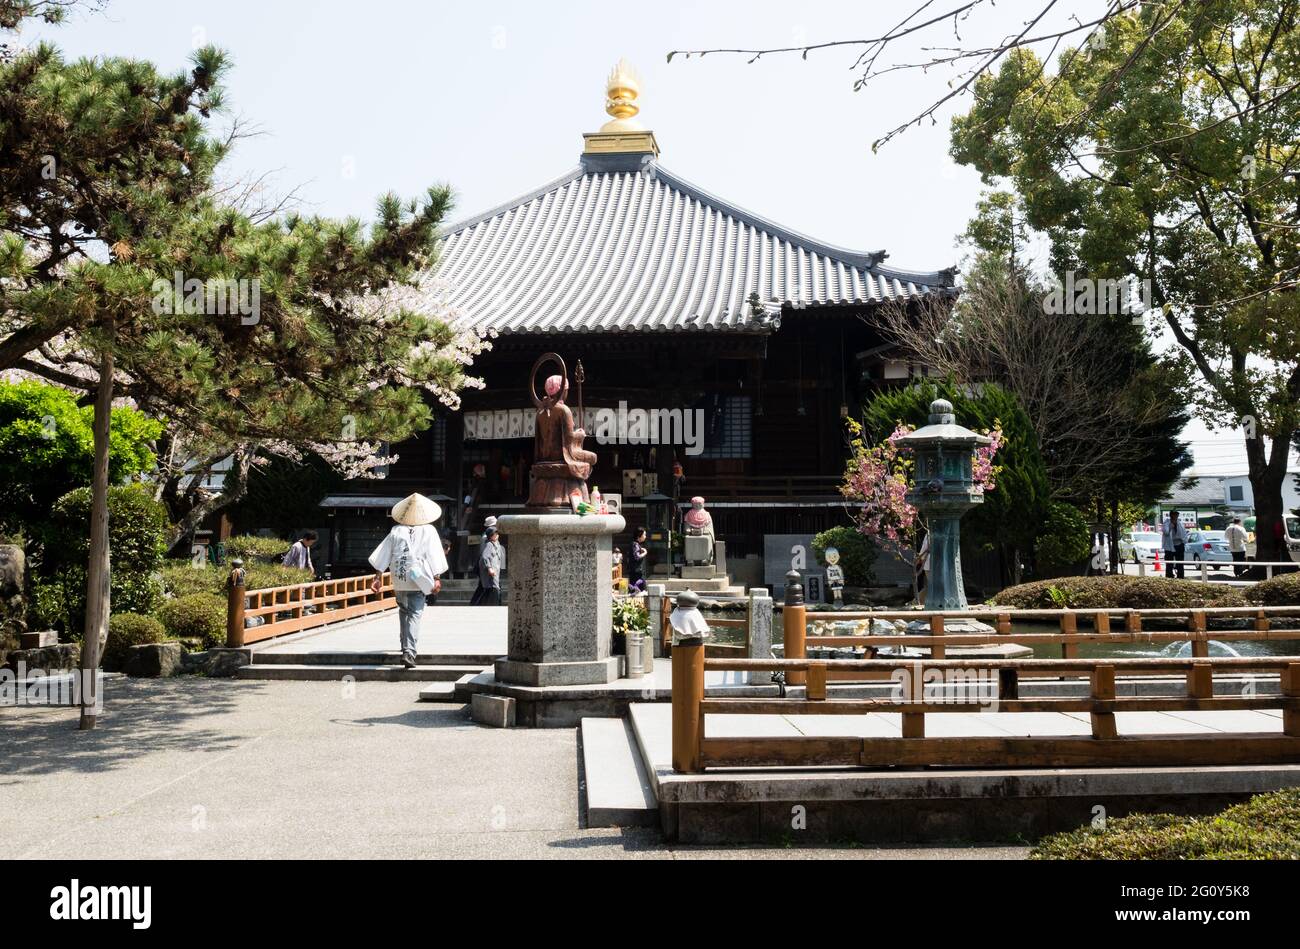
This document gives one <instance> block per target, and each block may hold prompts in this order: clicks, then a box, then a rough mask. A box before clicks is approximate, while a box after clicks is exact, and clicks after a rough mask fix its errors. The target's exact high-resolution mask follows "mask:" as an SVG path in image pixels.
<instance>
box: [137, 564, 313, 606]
mask: <svg viewBox="0 0 1300 949" xmlns="http://www.w3.org/2000/svg"><path fill="white" fill-rule="evenodd" d="M228 576H230V571H229V570H228V569H227V568H225V567H213V566H208V565H204V566H202V567H194V566H191V564H190V562H189V561H188V560H184V561H168V563H167V565H166V566H165V567H163V569H162V582H163V587H164V588H165V589H166V591H167V594H168V595H169V596H188V595H189V594H191V593H212V594H216V595H218V596H223V597H224V596H225V595H226V578H227V577H228ZM311 579H312V574H311V571H310V570H300V569H298V568H297V567H282V566H280V565H279V564H269V563H249V564H248V565H247V566H245V567H244V587H245V589H248V590H265V589H267V588H268V587H284V586H292V585H293V584H295V583H306V582H307V581H309V580H311Z"/></svg>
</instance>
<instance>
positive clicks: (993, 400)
mask: <svg viewBox="0 0 1300 949" xmlns="http://www.w3.org/2000/svg"><path fill="white" fill-rule="evenodd" d="M938 398H943V399H947V400H948V401H949V402H951V403H952V405H953V411H954V413H955V414H956V416H957V422H958V424H960V425H963V426H965V427H966V428H969V429H972V430H984V429H993V428H995V427H997V426H998V425H999V424H1000V425H1001V428H1002V434H1003V442H1002V447H1001V448H1000V449H999V450H998V454H997V457H996V458H995V459H994V463H995V464H996V465H997V466H998V467H999V468H1000V469H1001V470H1000V471H999V473H998V476H997V487H996V488H995V489H994V490H993V491H990V492H987V493H985V495H984V502H983V503H982V504H980V505H979V506H978V507H976V508H975V509H974V510H972V511H970V512H969V513H968V514H967V515H966V516H965V517H963V518H962V525H961V529H962V542H963V544H964V545H965V546H968V547H971V548H975V549H984V550H988V549H996V548H999V547H1001V545H1006V546H1007V547H1009V548H1012V550H1013V551H1014V549H1016V548H1018V549H1021V550H1027V549H1028V548H1029V547H1030V545H1031V544H1032V543H1033V541H1034V538H1035V537H1036V536H1037V535H1038V533H1039V530H1040V528H1041V525H1042V521H1043V519H1044V517H1045V516H1046V512H1047V503H1048V498H1049V494H1050V490H1049V488H1048V483H1047V469H1046V467H1045V466H1044V464H1043V459H1042V457H1041V456H1040V454H1039V451H1038V440H1037V438H1036V436H1035V434H1034V429H1033V426H1032V425H1031V424H1030V421H1029V418H1028V416H1027V415H1026V414H1025V411H1024V409H1023V408H1021V406H1020V404H1019V403H1018V402H1017V401H1016V399H1015V397H1014V396H1012V395H1011V394H1010V393H1009V392H1007V391H1006V390H1005V389H1003V388H1001V387H1000V386H996V385H986V386H981V387H980V392H979V394H978V395H975V396H971V395H969V394H968V393H967V391H966V390H964V389H961V388H958V387H957V386H956V385H954V384H952V383H951V382H944V383H942V384H939V385H936V384H934V383H932V382H924V383H922V384H920V385H916V386H909V387H908V388H906V389H898V390H895V391H891V392H882V393H880V394H878V395H877V396H876V397H875V398H874V399H872V400H871V402H870V403H868V404H867V406H866V407H865V408H864V409H863V427H864V429H865V430H866V431H867V432H868V433H870V436H871V438H870V439H869V440H879V439H882V438H885V437H887V436H888V435H889V433H890V432H892V431H893V430H894V427H895V425H897V423H899V422H904V423H907V424H910V425H912V426H914V427H917V428H920V427H921V426H923V425H926V424H928V422H929V417H930V403H931V402H933V401H934V400H935V399H938ZM1009 556H1014V553H1013V552H1011V553H1010V555H1009ZM1008 559H1009V558H1008Z"/></svg>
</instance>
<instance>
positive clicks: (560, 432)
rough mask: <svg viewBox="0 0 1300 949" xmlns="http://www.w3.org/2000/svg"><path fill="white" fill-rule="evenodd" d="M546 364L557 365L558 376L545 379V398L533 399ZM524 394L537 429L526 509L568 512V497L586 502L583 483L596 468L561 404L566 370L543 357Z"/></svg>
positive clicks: (559, 361)
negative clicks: (576, 496) (531, 406)
mask: <svg viewBox="0 0 1300 949" xmlns="http://www.w3.org/2000/svg"><path fill="white" fill-rule="evenodd" d="M547 362H554V363H557V364H558V365H559V367H560V373H559V375H553V376H548V377H547V379H546V382H545V384H544V389H545V392H546V394H545V395H544V396H541V397H539V396H538V395H537V388H536V381H537V370H538V369H540V368H541V367H542V366H544V365H545V364H546V363H547ZM577 381H578V406H579V410H580V411H581V407H582V363H581V362H579V363H578V376H577ZM528 391H529V394H530V395H532V397H533V404H534V405H535V406H537V427H536V432H535V433H534V436H533V454H534V458H533V466H532V468H531V469H530V471H529V473H528V507H529V508H530V509H532V510H548V511H560V510H564V511H568V510H570V509H571V508H570V501H569V498H570V496H571V495H572V494H573V493H574V492H575V491H577V492H578V494H579V496H580V497H581V499H582V500H583V501H590V495H589V494H588V493H587V479H588V478H590V477H591V469H592V466H594V465H595V464H596V453H595V452H592V451H587V450H586V449H585V448H583V447H582V442H583V439H584V438H586V435H587V433H586V432H585V431H583V430H582V428H580V427H578V426H577V425H576V424H575V423H574V420H573V411H572V410H571V409H570V408H569V406H568V405H566V404H565V399H566V398H567V397H568V394H569V375H568V369H567V368H566V367H565V365H564V360H563V359H561V358H560V357H559V356H558V355H556V354H555V353H545V354H543V355H542V356H541V357H539V358H538V360H537V362H535V363H533V371H532V373H531V374H530V375H529V377H528Z"/></svg>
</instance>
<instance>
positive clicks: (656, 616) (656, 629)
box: [645, 583, 668, 659]
mask: <svg viewBox="0 0 1300 949" xmlns="http://www.w3.org/2000/svg"><path fill="white" fill-rule="evenodd" d="M667 595H668V587H667V586H665V585H664V584H662V583H651V584H648V585H647V586H646V588H645V599H646V603H645V605H646V613H647V614H648V616H649V621H648V623H647V625H646V634H647V635H648V636H649V637H650V638H651V639H653V640H654V654H655V658H656V659H662V658H663V655H664V637H663V628H664V597H665V596H667Z"/></svg>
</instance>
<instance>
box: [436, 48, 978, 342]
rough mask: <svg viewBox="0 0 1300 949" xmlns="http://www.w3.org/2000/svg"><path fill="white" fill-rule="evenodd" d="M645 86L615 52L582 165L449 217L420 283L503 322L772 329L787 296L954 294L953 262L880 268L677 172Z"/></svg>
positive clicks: (873, 300) (533, 330)
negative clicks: (667, 160) (459, 217)
mask: <svg viewBox="0 0 1300 949" xmlns="http://www.w3.org/2000/svg"><path fill="white" fill-rule="evenodd" d="M641 90H642V80H641V78H640V77H639V76H638V75H637V74H636V72H635V71H634V70H633V69H632V68H631V67H630V66H629V65H628V64H627V63H626V62H623V61H621V60H620V62H619V64H618V65H617V66H615V67H614V70H613V72H611V73H610V75H609V78H608V80H607V82H606V88H605V109H606V112H607V113H608V114H609V116H610V117H611V118H610V120H609V121H608V122H606V123H605V124H604V125H603V126H602V127H601V128H600V130H599V131H596V132H589V133H587V134H585V135H584V136H583V140H584V144H583V152H582V155H581V163H580V164H579V166H578V167H577V168H575V169H573V170H572V171H570V172H568V173H567V174H565V175H563V176H561V177H560V178H557V179H555V180H554V181H551V182H550V183H548V184H545V185H543V186H542V187H540V188H538V189H536V190H534V191H532V192H529V193H528V194H525V195H523V196H522V197H519V198H516V199H514V200H513V201H509V202H507V203H505V204H503V205H501V206H499V207H496V208H493V209H492V210H490V211H487V212H486V213H484V214H480V215H477V216H476V217H472V218H469V219H468V220H465V221H461V222H459V223H457V224H454V225H451V226H449V227H447V228H445V229H444V230H443V231H442V233H441V235H440V237H441V242H440V248H439V255H438V261H437V263H436V264H435V265H434V267H433V268H432V269H431V270H430V271H428V272H427V273H426V274H425V275H424V276H423V278H422V281H421V287H419V288H417V289H416V293H417V295H420V294H424V293H428V294H429V295H430V296H431V298H433V297H435V296H436V298H437V300H438V301H439V302H442V301H443V300H445V302H447V303H449V304H450V306H451V307H452V308H453V309H454V310H455V311H456V312H457V313H458V315H459V320H460V323H461V325H463V326H465V327H467V328H470V329H475V330H480V331H485V332H495V333H502V334H506V333H528V334H538V333H588V332H603V331H613V332H662V331H676V332H749V333H761V334H769V333H771V332H773V331H775V330H776V329H777V328H779V325H780V319H781V314H782V312H783V310H784V309H786V308H791V309H804V308H816V307H830V306H869V305H873V304H879V303H884V302H888V301H899V300H910V299H915V298H920V297H925V296H928V295H930V294H936V293H937V294H941V295H952V294H954V293H955V288H954V277H955V269H953V268H949V269H948V270H941V271H936V272H932V273H923V272H912V271H907V270H900V269H896V268H893V267H886V266H884V260H885V258H886V256H887V254H886V253H885V252H884V251H869V252H864V251H853V250H846V249H844V248H841V247H836V246H833V245H831V244H827V243H825V242H823V241H818V240H816V239H814V238H811V237H808V236H806V235H804V234H800V233H798V232H797V231H793V230H791V229H789V228H786V227H782V226H781V225H779V224H776V223H774V222H772V221H769V220H767V219H766V218H763V217H760V216H759V215H757V214H754V213H753V212H751V211H747V210H745V209H743V208H741V207H739V206H738V205H735V204H732V203H731V202H729V201H726V200H724V199H722V198H719V197H717V196H715V195H713V194H710V193H709V192H707V191H705V190H704V189H703V188H700V187H697V186H696V185H693V184H691V183H690V182H688V181H686V180H685V179H683V178H680V177H678V176H677V175H676V174H674V173H672V172H671V171H669V170H668V169H667V168H665V167H664V166H663V165H662V164H660V163H659V144H658V142H657V141H656V140H655V136H654V133H653V132H651V131H649V130H648V129H646V128H645V127H644V126H643V125H642V124H641V123H640V121H639V120H638V114H639V112H640V104H639V101H638V100H639V98H640V95H641ZM846 184H850V183H846ZM851 185H852V186H853V187H857V185H858V183H857V182H852V183H851ZM783 187H784V186H783ZM448 293H449V294H450V298H449V299H446V294H448ZM413 302H414V303H415V304H416V305H417V306H418V305H419V303H420V301H419V300H416V301H413Z"/></svg>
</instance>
